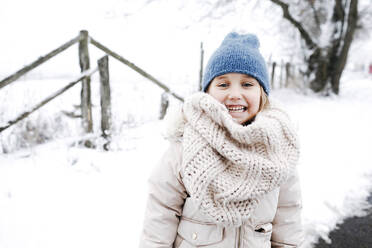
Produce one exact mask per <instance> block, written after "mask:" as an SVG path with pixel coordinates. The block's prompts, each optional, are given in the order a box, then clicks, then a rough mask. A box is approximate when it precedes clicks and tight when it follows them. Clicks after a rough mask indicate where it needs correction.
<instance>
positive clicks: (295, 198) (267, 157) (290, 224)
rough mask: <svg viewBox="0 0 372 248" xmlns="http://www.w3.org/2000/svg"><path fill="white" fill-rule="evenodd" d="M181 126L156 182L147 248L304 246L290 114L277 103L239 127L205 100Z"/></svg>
mask: <svg viewBox="0 0 372 248" xmlns="http://www.w3.org/2000/svg"><path fill="white" fill-rule="evenodd" d="M201 113H203V114H201ZM175 123H177V124H176V125H174V124H173V125H171V127H172V128H173V130H172V131H170V133H171V134H170V135H169V139H170V141H171V145H170V148H169V149H168V151H167V152H166V153H165V154H164V156H163V158H162V160H161V161H160V163H159V165H158V167H156V168H155V170H154V172H153V174H152V176H151V177H150V179H149V184H150V189H149V190H150V191H149V198H148V202H147V209H146V216H145V221H144V228H143V232H142V235H141V240H140V247H141V248H165V247H167V248H172V247H173V248H192V247H206V248H209V247H210V248H217V247H218V248H232V247H236V248H242V247H245V248H265V247H267V248H268V247H298V245H299V244H300V243H301V242H302V240H303V236H302V226H301V221H300V215H301V195H300V185H299V181H298V175H297V172H296V168H295V166H294V164H295V163H296V162H297V158H298V144H297V139H296V135H295V133H294V132H293V129H292V127H291V126H290V123H289V120H288V118H287V116H286V114H285V112H284V111H283V110H281V108H280V107H277V104H275V103H274V104H271V105H270V106H269V108H267V109H264V110H263V111H262V112H260V113H258V114H257V116H256V119H255V120H254V122H252V124H250V125H248V126H239V124H237V123H234V122H233V120H232V118H231V117H230V115H229V114H228V112H227V111H226V110H225V109H224V108H223V105H219V103H218V102H213V100H212V99H211V97H210V96H209V95H206V94H202V93H201V94H200V93H199V94H196V95H194V96H192V97H191V98H189V99H188V100H186V102H185V104H184V109H183V113H180V114H179V116H178V117H177V118H176V120H175ZM193 160H194V161H193ZM246 184H247V185H246ZM244 207H246V209H245V208H244Z"/></svg>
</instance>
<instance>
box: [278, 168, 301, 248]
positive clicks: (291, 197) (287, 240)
mask: <svg viewBox="0 0 372 248" xmlns="http://www.w3.org/2000/svg"><path fill="white" fill-rule="evenodd" d="M301 210H302V200H301V186H300V182H299V177H298V172H297V171H296V172H295V174H294V175H293V176H292V177H291V178H289V179H288V181H287V182H286V183H284V184H283V185H282V186H281V187H280V192H279V201H278V208H277V211H276V214H275V218H274V221H273V233H272V236H271V247H275V248H278V247H281V248H293V247H299V246H300V245H301V243H302V242H303V239H304V235H303V228H302V223H301Z"/></svg>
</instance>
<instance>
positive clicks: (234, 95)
mask: <svg viewBox="0 0 372 248" xmlns="http://www.w3.org/2000/svg"><path fill="white" fill-rule="evenodd" d="M241 98H242V97H241V92H240V91H239V89H235V88H233V89H231V90H230V92H229V95H228V99H229V100H240V99H241Z"/></svg>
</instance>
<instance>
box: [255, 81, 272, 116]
mask: <svg viewBox="0 0 372 248" xmlns="http://www.w3.org/2000/svg"><path fill="white" fill-rule="evenodd" d="M260 91H261V99H260V106H259V107H258V112H261V111H262V110H264V109H265V108H267V107H268V106H269V104H270V102H269V97H268V95H267V94H266V92H265V91H264V89H263V88H262V86H261V85H260Z"/></svg>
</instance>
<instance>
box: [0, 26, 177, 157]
mask: <svg viewBox="0 0 372 248" xmlns="http://www.w3.org/2000/svg"><path fill="white" fill-rule="evenodd" d="M76 43H79V62H80V69H81V72H82V74H81V75H80V76H79V77H78V79H76V80H74V81H72V82H70V83H68V84H67V85H66V86H65V87H63V88H62V89H60V90H58V91H57V92H55V93H54V94H52V95H51V96H49V97H47V98H46V99H44V100H43V101H41V102H40V103H39V104H37V105H36V106H34V107H33V108H32V109H31V110H28V111H26V112H24V113H23V114H21V115H20V116H18V117H17V118H15V119H14V120H11V121H8V123H7V124H6V125H5V126H3V127H0V132H2V131H4V130H6V129H8V128H9V127H11V126H12V125H14V124H16V123H18V122H19V121H21V120H23V119H25V118H27V117H28V116H29V115H30V114H32V113H33V112H35V111H37V110H38V109H40V108H41V107H42V106H44V105H46V104H47V103H49V102H50V101H52V100H53V99H55V98H56V97H58V96H59V95H61V94H63V93H64V92H66V91H67V90H69V89H70V88H71V87H73V86H74V85H76V84H77V83H79V82H81V84H82V89H81V105H80V108H81V113H82V114H81V118H82V125H83V128H84V130H85V132H86V133H90V132H92V130H93V118H92V110H91V108H92V104H91V89H90V77H91V75H92V74H93V73H95V72H96V71H97V70H98V69H99V71H100V73H99V74H100V83H101V86H100V92H101V130H102V136H103V137H104V138H106V139H107V140H108V142H107V143H106V144H105V145H104V149H105V150H107V149H108V144H109V138H110V135H109V134H110V130H109V129H110V128H111V100H110V95H111V93H110V84H109V73H108V55H110V56H112V57H113V58H115V59H117V60H119V61H120V62H122V63H123V64H125V65H126V66H128V67H130V68H131V69H133V70H134V71H136V72H138V73H139V74H141V75H142V76H144V77H145V78H147V79H148V80H150V81H151V82H153V83H155V84H156V85H157V86H159V87H160V88H162V89H163V90H164V91H165V92H166V93H167V94H170V95H172V96H173V97H175V98H176V99H178V100H180V101H183V98H182V97H181V96H179V95H178V94H176V93H174V92H173V91H171V90H170V88H169V87H168V86H166V85H165V84H164V83H162V82H160V81H159V80H157V79H156V78H155V77H153V76H152V75H150V74H149V73H147V72H146V71H144V70H143V69H141V68H139V67H138V66H136V65H135V64H134V63H132V62H130V61H129V60H127V59H125V58H124V57H123V56H121V55H119V54H117V53H115V52H114V51H112V50H110V49H109V48H107V47H106V46H104V45H102V44H101V43H99V42H98V41H96V40H95V39H93V38H92V37H90V36H89V34H88V31H86V30H82V31H80V33H79V35H78V36H77V37H75V38H73V39H71V40H70V41H68V42H66V43H65V44H63V45H61V46H60V47H58V48H56V49H54V50H53V51H51V52H50V53H48V54H46V55H45V56H42V57H40V58H38V59H37V60H35V61H34V62H32V63H31V64H29V65H27V66H25V67H23V68H22V69H20V70H19V71H17V72H15V73H13V74H12V75H10V76H8V77H6V78H5V79H3V80H1V81H0V89H1V88H4V87H5V86H7V85H9V84H11V83H13V82H14V81H16V80H17V79H19V78H20V77H21V76H23V75H24V74H26V73H27V72H30V71H31V70H33V69H35V68H36V67H38V66H40V65H41V64H43V63H44V62H46V61H48V60H49V59H50V58H52V57H54V56H56V55H58V54H60V53H61V52H63V51H65V50H66V49H67V48H69V47H71V46H72V45H74V44H76ZM88 44H92V45H94V46H95V47H97V48H99V49H100V50H102V51H104V52H105V53H106V56H104V57H103V58H101V59H99V60H98V68H95V69H94V70H90V58H89V49H88ZM163 98H164V96H162V99H163ZM82 143H84V144H85V145H86V146H89V147H91V146H92V145H91V142H89V141H83V142H82Z"/></svg>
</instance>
